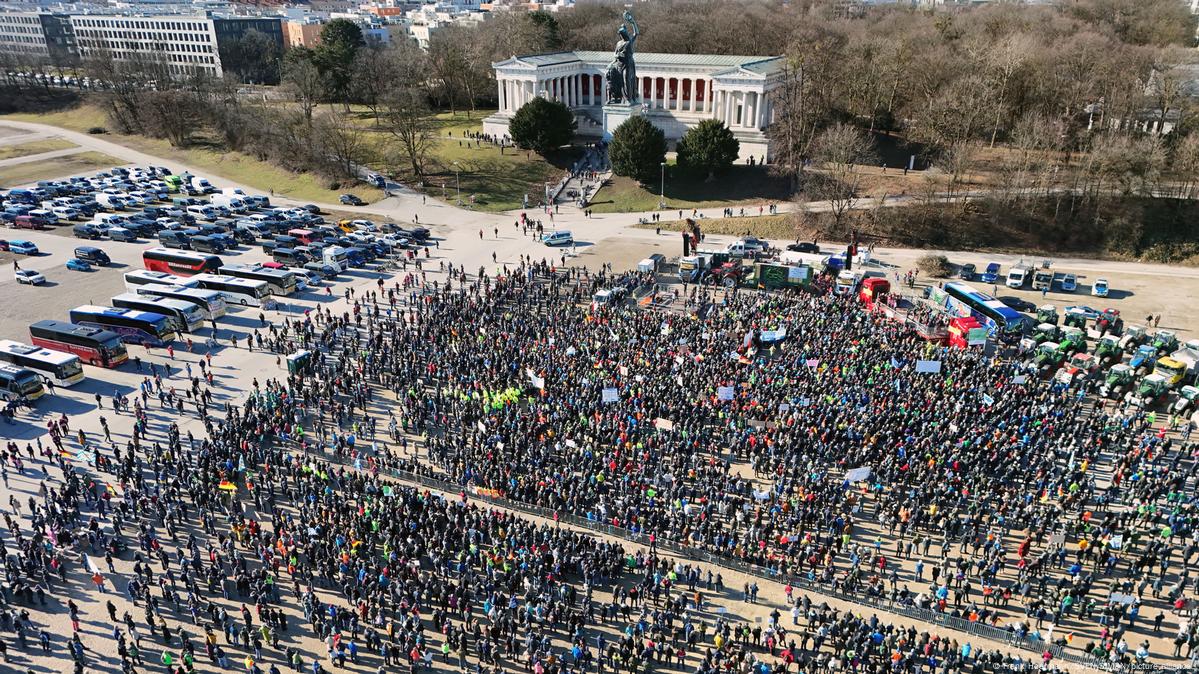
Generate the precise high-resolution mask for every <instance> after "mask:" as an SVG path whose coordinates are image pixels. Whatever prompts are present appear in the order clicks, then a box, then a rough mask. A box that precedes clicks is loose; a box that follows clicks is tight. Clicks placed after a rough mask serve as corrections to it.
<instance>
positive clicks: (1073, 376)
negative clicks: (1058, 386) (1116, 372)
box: [1054, 351, 1099, 386]
mask: <svg viewBox="0 0 1199 674" xmlns="http://www.w3.org/2000/svg"><path fill="white" fill-rule="evenodd" d="M1098 371H1099V359H1098V358H1096V357H1095V355H1094V354H1090V353H1087V352H1086V351H1079V352H1078V353H1076V354H1074V355H1073V356H1070V360H1069V361H1068V362H1067V363H1066V366H1065V367H1063V368H1062V369H1060V370H1058V371H1057V374H1056V375H1055V376H1054V379H1055V380H1056V381H1058V382H1060V383H1062V384H1065V385H1067V386H1073V385H1075V384H1081V383H1082V382H1084V381H1086V380H1088V379H1090V378H1092V377H1094V376H1095V373H1096V372H1098Z"/></svg>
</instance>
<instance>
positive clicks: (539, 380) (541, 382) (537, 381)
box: [525, 368, 545, 389]
mask: <svg viewBox="0 0 1199 674" xmlns="http://www.w3.org/2000/svg"><path fill="white" fill-rule="evenodd" d="M525 374H527V375H529V382H530V383H531V384H533V388H539V389H545V377H538V376H537V373H536V372H533V369H532V368H525Z"/></svg>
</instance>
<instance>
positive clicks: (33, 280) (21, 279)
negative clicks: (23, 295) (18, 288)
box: [16, 269, 46, 286]
mask: <svg viewBox="0 0 1199 674" xmlns="http://www.w3.org/2000/svg"><path fill="white" fill-rule="evenodd" d="M16 273H17V283H28V284H29V285H31V286H38V285H41V284H43V283H45V282H46V277H45V276H42V275H41V273H40V272H36V271H33V270H32V269H18V270H17V272H16Z"/></svg>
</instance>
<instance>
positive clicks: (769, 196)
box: [591, 165, 789, 213]
mask: <svg viewBox="0 0 1199 674" xmlns="http://www.w3.org/2000/svg"><path fill="white" fill-rule="evenodd" d="M787 182H788V181H787V179H786V178H778V177H775V176H772V175H770V174H769V172H768V170H767V169H766V168H765V167H762V166H741V165H737V166H734V167H732V168H731V169H729V171H728V173H726V174H725V175H722V176H718V177H716V178H715V179H714V180H711V181H708V180H705V179H703V178H695V177H691V176H688V175H686V174H684V173H682V172H681V171H679V170H678V169H677V168H676V167H674V166H673V165H668V166H667V167H666V207H667V209H668V210H669V209H673V210H679V209H682V210H688V209H692V208H711V207H713V206H725V205H728V206H734V207H737V208H740V207H745V208H746V210H747V211H748V210H749V209H750V207H751V206H752V207H753V208H754V209H755V210H756V208H757V207H758V206H759V205H765V204H766V203H768V202H772V201H774V202H778V201H784V200H786V199H787V198H788V196H789V192H788V185H787ZM649 187H650V189H645V188H644V187H642V186H641V185H638V184H637V182H636V181H634V180H631V179H629V178H623V177H620V176H613V178H612V181H611V184H609V185H606V186H605V187H603V188H602V189H601V190H600V191H599V192H598V193H596V195H595V199H594V200H593V201H592V202H591V209H592V210H593V211H595V212H596V213H630V212H637V211H652V210H655V209H656V208H658V201H659V192H658V190H659V189H660V186H658V185H651V186H649Z"/></svg>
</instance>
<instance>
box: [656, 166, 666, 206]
mask: <svg viewBox="0 0 1199 674" xmlns="http://www.w3.org/2000/svg"><path fill="white" fill-rule="evenodd" d="M660 168H661V169H662V184H661V187H660V189H659V191H658V208H666V162H662V163H661V165H660Z"/></svg>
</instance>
